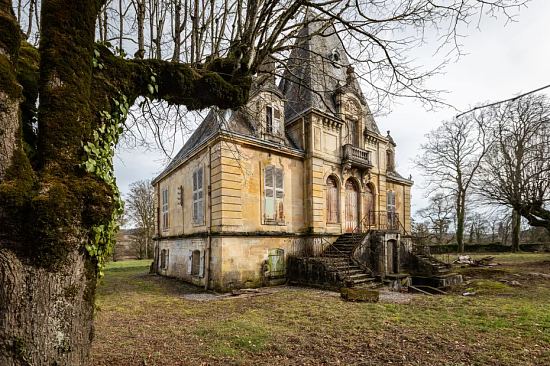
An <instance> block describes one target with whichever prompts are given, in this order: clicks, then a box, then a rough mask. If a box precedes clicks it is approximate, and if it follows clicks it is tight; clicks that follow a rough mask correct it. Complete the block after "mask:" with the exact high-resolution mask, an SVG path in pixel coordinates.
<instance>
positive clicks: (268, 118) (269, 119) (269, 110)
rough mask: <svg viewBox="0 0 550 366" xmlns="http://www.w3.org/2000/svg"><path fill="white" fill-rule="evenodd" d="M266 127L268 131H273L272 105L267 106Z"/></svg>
mask: <svg viewBox="0 0 550 366" xmlns="http://www.w3.org/2000/svg"><path fill="white" fill-rule="evenodd" d="M265 129H266V131H267V133H273V109H272V108H271V107H270V106H266V107H265Z"/></svg>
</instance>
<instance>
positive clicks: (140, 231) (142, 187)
mask: <svg viewBox="0 0 550 366" xmlns="http://www.w3.org/2000/svg"><path fill="white" fill-rule="evenodd" d="M125 210H126V213H127V215H128V219H129V221H130V222H132V224H133V225H134V226H135V228H136V229H137V230H136V233H137V236H139V241H138V242H139V248H138V249H139V253H140V257H143V258H152V254H153V253H152V250H151V248H152V239H153V234H154V231H155V192H154V189H153V186H152V185H151V181H149V180H140V181H137V182H134V183H132V184H130V193H129V194H128V197H127V198H126V200H125Z"/></svg>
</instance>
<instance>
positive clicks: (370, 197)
mask: <svg viewBox="0 0 550 366" xmlns="http://www.w3.org/2000/svg"><path fill="white" fill-rule="evenodd" d="M365 215H366V216H367V220H366V221H365V222H366V224H367V225H369V226H373V225H375V214H374V192H373V190H372V187H371V186H370V185H367V187H366V189H365Z"/></svg>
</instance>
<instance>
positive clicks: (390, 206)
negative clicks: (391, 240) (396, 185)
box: [386, 191, 397, 229]
mask: <svg viewBox="0 0 550 366" xmlns="http://www.w3.org/2000/svg"><path fill="white" fill-rule="evenodd" d="M386 200H387V204H386V207H387V210H388V229H396V228H397V215H396V213H395V192H393V191H388V193H387V194H386Z"/></svg>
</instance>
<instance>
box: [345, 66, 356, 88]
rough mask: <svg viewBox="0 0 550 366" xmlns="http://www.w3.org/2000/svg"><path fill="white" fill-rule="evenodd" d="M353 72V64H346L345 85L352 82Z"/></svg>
mask: <svg viewBox="0 0 550 366" xmlns="http://www.w3.org/2000/svg"><path fill="white" fill-rule="evenodd" d="M354 72H355V70H354V69H353V66H351V65H348V67H347V69H346V85H351V84H352V83H353V79H354Z"/></svg>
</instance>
